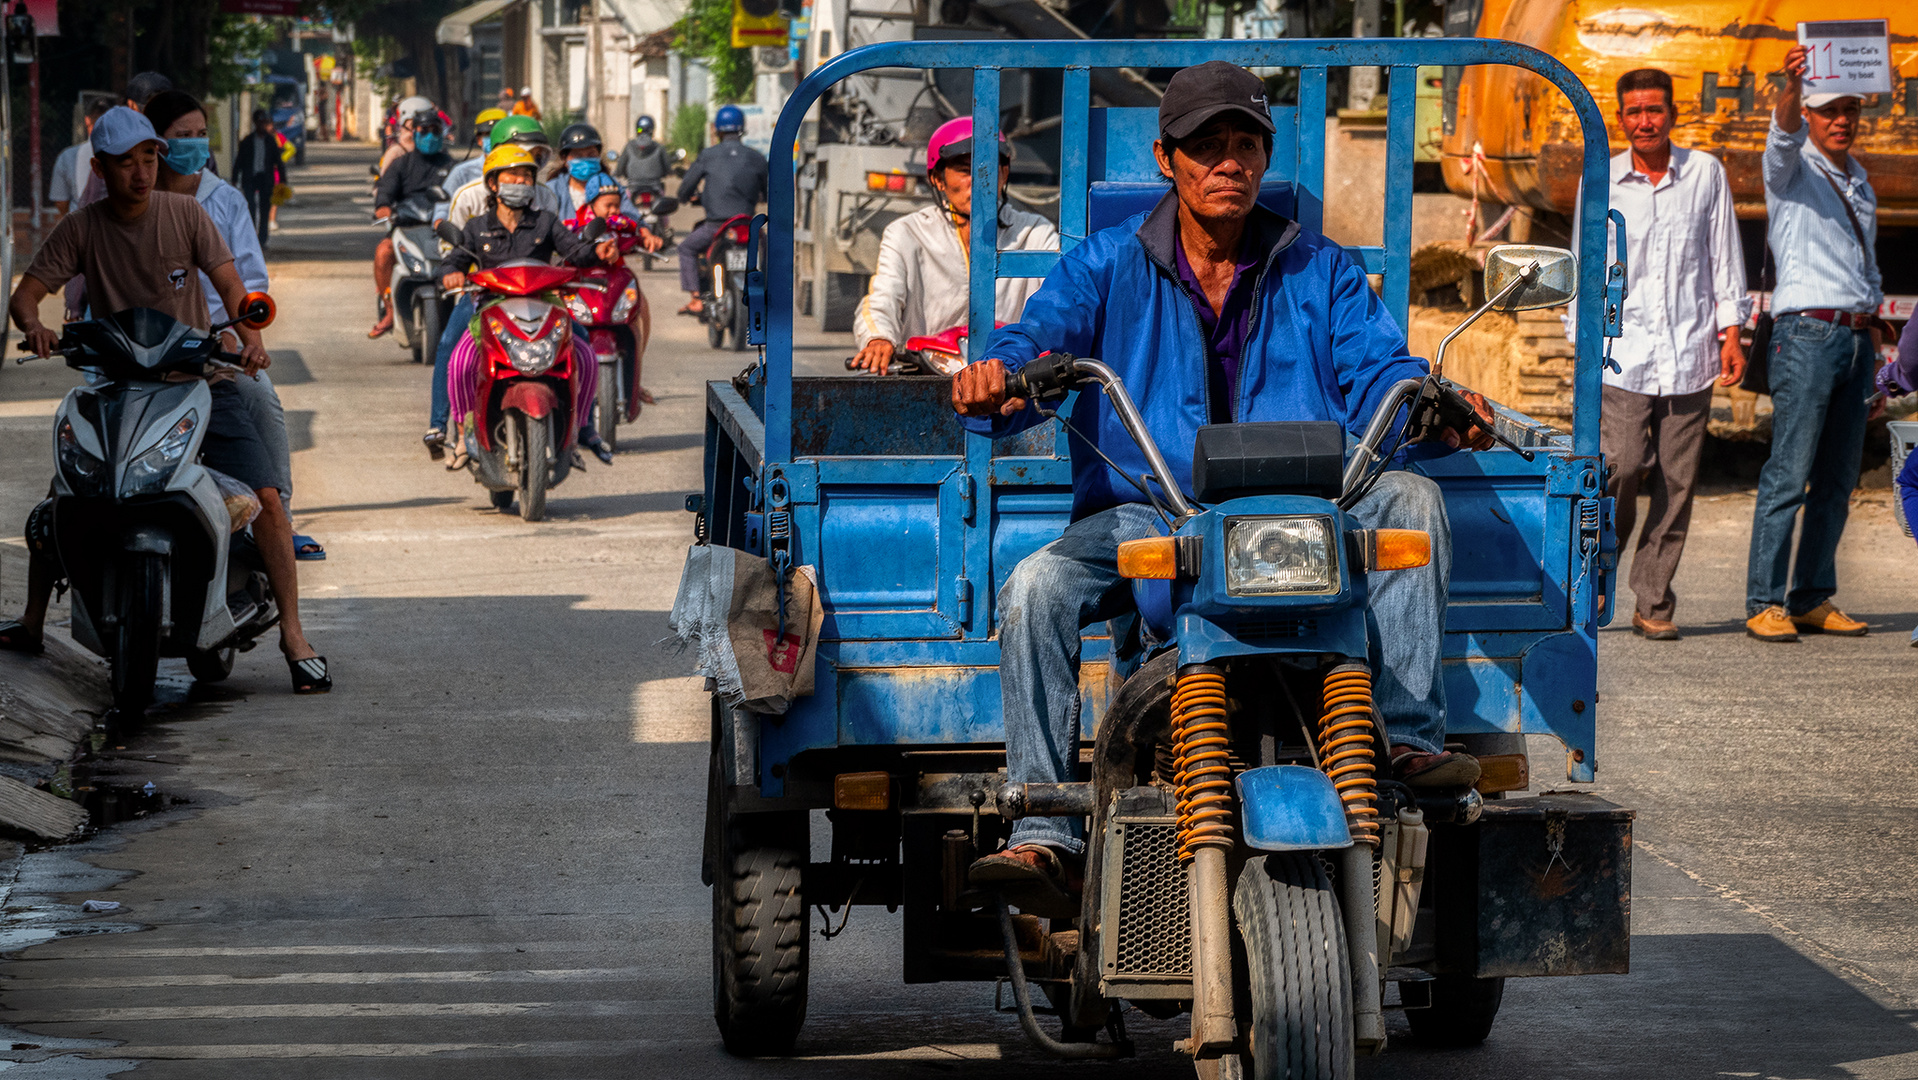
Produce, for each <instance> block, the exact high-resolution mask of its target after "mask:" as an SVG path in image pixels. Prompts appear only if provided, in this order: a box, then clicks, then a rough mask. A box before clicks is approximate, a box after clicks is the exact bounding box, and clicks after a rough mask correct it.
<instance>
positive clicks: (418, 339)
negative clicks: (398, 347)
mask: <svg viewBox="0 0 1918 1080" xmlns="http://www.w3.org/2000/svg"><path fill="white" fill-rule="evenodd" d="M430 303H432V301H431V300H430V299H428V298H427V297H426V296H425V295H423V292H422V291H420V290H415V291H414V293H413V303H412V311H410V312H408V315H407V319H406V325H405V326H404V327H401V329H403V330H405V331H406V334H407V336H408V338H410V339H411V340H410V341H409V342H408V344H407V348H408V350H409V351H411V352H412V354H413V362H414V363H415V364H418V363H422V362H424V357H425V356H426V343H425V342H424V341H423V340H422V339H423V338H424V337H425V331H426V305H428V304H430Z"/></svg>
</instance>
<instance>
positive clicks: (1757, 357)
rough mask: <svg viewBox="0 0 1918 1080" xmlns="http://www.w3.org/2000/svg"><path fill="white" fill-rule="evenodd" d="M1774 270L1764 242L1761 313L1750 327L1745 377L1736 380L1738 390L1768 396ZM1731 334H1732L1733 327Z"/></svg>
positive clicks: (1760, 273)
mask: <svg viewBox="0 0 1918 1080" xmlns="http://www.w3.org/2000/svg"><path fill="white" fill-rule="evenodd" d="M1775 276H1776V270H1775V269H1774V268H1773V266H1772V261H1771V240H1770V239H1769V238H1767V239H1766V241H1765V268H1764V269H1763V270H1761V271H1759V274H1758V288H1759V289H1760V291H1761V292H1763V294H1764V304H1765V310H1763V311H1761V312H1759V313H1758V319H1757V321H1756V323H1755V324H1754V325H1753V327H1752V345H1751V350H1750V351H1749V352H1747V353H1746V354H1745V374H1744V376H1743V377H1742V378H1740V379H1739V380H1738V388H1739V389H1740V390H1745V391H1749V392H1751V393H1754V394H1769V393H1771V325H1772V318H1771V293H1772V287H1773V286H1774V284H1775V282H1774V281H1773V278H1774V277H1775ZM1732 332H1734V333H1735V332H1736V328H1734V329H1733V331H1732Z"/></svg>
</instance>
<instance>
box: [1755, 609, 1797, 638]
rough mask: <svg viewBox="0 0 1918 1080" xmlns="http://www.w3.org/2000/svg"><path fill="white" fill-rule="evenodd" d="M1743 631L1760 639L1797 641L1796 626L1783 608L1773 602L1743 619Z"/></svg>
mask: <svg viewBox="0 0 1918 1080" xmlns="http://www.w3.org/2000/svg"><path fill="white" fill-rule="evenodd" d="M1745 633H1746V634H1747V635H1749V636H1751V637H1755V638H1757V639H1758V640H1760V641H1778V642H1785V641H1797V640H1798V627H1797V626H1796V625H1794V624H1793V622H1792V619H1791V616H1789V615H1787V614H1785V609H1784V608H1782V607H1780V606H1778V605H1777V604H1773V605H1772V606H1770V607H1768V608H1766V609H1765V610H1763V611H1761V612H1759V613H1758V614H1756V615H1753V616H1752V617H1751V618H1749V619H1746V620H1745Z"/></svg>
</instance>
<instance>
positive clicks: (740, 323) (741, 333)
mask: <svg viewBox="0 0 1918 1080" xmlns="http://www.w3.org/2000/svg"><path fill="white" fill-rule="evenodd" d="M732 316H733V319H732V322H733V351H734V352H739V351H740V350H742V349H744V348H745V347H746V324H747V323H750V322H752V318H753V314H752V305H750V304H748V303H746V298H745V297H743V296H735V297H734V298H733V309H732Z"/></svg>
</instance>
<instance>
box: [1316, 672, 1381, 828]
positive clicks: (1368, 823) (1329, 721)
mask: <svg viewBox="0 0 1918 1080" xmlns="http://www.w3.org/2000/svg"><path fill="white" fill-rule="evenodd" d="M1372 742H1373V740H1372V673H1371V672H1370V671H1367V670H1366V669H1364V668H1362V667H1345V668H1338V669H1336V670H1334V671H1333V672H1332V673H1331V674H1330V675H1327V676H1326V677H1325V712H1324V714H1323V715H1322V716H1321V717H1320V718H1319V767H1320V768H1321V769H1324V770H1325V775H1326V776H1329V777H1331V779H1332V786H1333V787H1334V788H1335V789H1337V791H1338V793H1339V799H1340V801H1341V802H1343V803H1344V804H1345V821H1346V824H1347V825H1349V826H1350V827H1351V830H1352V839H1353V840H1355V841H1357V842H1359V843H1361V844H1366V845H1369V846H1371V847H1375V848H1376V847H1378V846H1379V785H1378V776H1377V769H1378V763H1377V759H1376V758H1375V757H1374V755H1373V745H1372Z"/></svg>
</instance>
